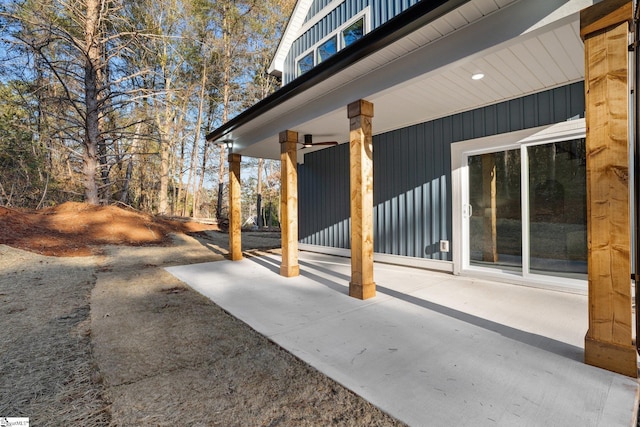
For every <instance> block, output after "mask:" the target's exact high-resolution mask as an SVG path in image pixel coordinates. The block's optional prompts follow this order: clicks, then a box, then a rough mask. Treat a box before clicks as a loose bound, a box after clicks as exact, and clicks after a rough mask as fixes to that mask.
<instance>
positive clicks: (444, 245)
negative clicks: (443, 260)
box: [440, 240, 449, 252]
mask: <svg viewBox="0 0 640 427" xmlns="http://www.w3.org/2000/svg"><path fill="white" fill-rule="evenodd" d="M440 252H449V241H448V240H440Z"/></svg>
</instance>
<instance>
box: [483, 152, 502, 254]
mask: <svg viewBox="0 0 640 427" xmlns="http://www.w3.org/2000/svg"><path fill="white" fill-rule="evenodd" d="M496 192H497V189H496V157H495V155H494V154H493V153H489V154H483V155H482V203H483V205H484V233H483V234H484V235H483V239H482V240H483V242H482V260H483V261H488V262H498V214H497V212H498V208H497V202H496Z"/></svg>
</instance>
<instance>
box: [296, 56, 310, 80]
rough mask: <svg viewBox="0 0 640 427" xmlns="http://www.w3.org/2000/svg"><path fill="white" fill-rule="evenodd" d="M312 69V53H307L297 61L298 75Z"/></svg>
mask: <svg viewBox="0 0 640 427" xmlns="http://www.w3.org/2000/svg"><path fill="white" fill-rule="evenodd" d="M312 68H313V52H309V53H307V54H306V55H305V56H303V57H302V58H300V59H299V60H298V75H301V74H304V73H306V72H307V71H309V70H310V69H312Z"/></svg>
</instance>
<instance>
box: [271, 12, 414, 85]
mask: <svg viewBox="0 0 640 427" xmlns="http://www.w3.org/2000/svg"><path fill="white" fill-rule="evenodd" d="M419 1H420V0H345V1H343V2H342V3H341V4H340V5H339V6H338V7H336V8H335V9H333V10H332V11H331V12H330V13H329V14H328V15H327V16H325V17H324V18H322V19H321V20H319V21H318V22H317V23H316V24H315V25H313V27H311V28H310V29H309V30H308V31H306V32H305V33H304V34H302V35H301V36H300V37H299V38H298V39H297V40H296V41H294V42H293V45H292V46H291V49H290V50H289V53H288V54H287V58H286V60H285V64H284V71H283V84H287V83H289V82H290V81H292V80H293V79H294V78H295V69H296V67H295V61H296V58H297V57H299V56H300V55H301V54H302V53H304V52H305V51H307V50H308V49H309V48H310V47H312V46H313V45H315V44H316V43H318V42H319V41H320V40H322V39H323V38H324V37H325V36H326V35H328V34H329V33H331V32H332V31H334V30H336V29H337V28H338V27H340V26H341V25H342V24H344V23H345V22H347V21H348V20H349V19H351V18H353V17H354V16H355V15H357V14H358V13H360V12H361V11H362V10H363V9H365V8H366V7H367V6H370V9H369V10H370V14H371V16H370V17H369V23H370V24H371V28H368V29H367V32H370V31H371V30H372V29H374V28H377V27H379V26H380V25H382V24H383V23H385V22H387V21H388V20H389V19H391V18H393V17H394V16H396V15H398V14H399V13H400V12H402V11H404V10H406V9H408V8H409V7H411V6H413V5H414V4H416V3H418V2H419ZM425 1H426V0H425ZM329 3H331V1H330V0H315V1H314V2H313V4H312V6H311V8H310V9H309V13H308V15H307V18H306V21H307V22H308V21H309V20H311V19H312V18H314V17H315V15H316V14H317V13H318V12H320V11H321V10H322V9H323V8H324V7H325V6H327V5H328V4H329Z"/></svg>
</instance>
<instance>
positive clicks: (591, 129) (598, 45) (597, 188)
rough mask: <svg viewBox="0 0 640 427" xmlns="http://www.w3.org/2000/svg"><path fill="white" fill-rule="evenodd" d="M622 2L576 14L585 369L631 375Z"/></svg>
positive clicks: (625, 5) (626, 7)
mask: <svg viewBox="0 0 640 427" xmlns="http://www.w3.org/2000/svg"><path fill="white" fill-rule="evenodd" d="M632 11H633V8H632V4H631V1H629V0H624V1H621V0H605V1H603V2H601V3H598V4H596V5H594V6H591V7H589V8H587V9H584V10H583V11H582V12H581V13H580V35H581V37H582V39H583V40H584V49H585V94H586V120H587V230H588V231H587V232H588V242H589V244H588V249H589V254H588V269H589V331H588V332H587V335H586V337H585V362H586V363H588V364H590V365H594V366H598V367H601V368H604V369H608V370H610V371H614V372H618V373H621V374H624V375H628V376H631V377H634V378H635V377H637V376H638V365H637V354H636V349H635V347H634V345H633V343H632V314H631V312H632V309H631V280H630V277H631V266H630V246H631V244H630V233H631V230H630V222H629V153H628V145H629V141H628V134H629V127H628V117H629V88H628V69H629V61H628V45H629V23H630V21H631V19H632V15H633V12H632Z"/></svg>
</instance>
